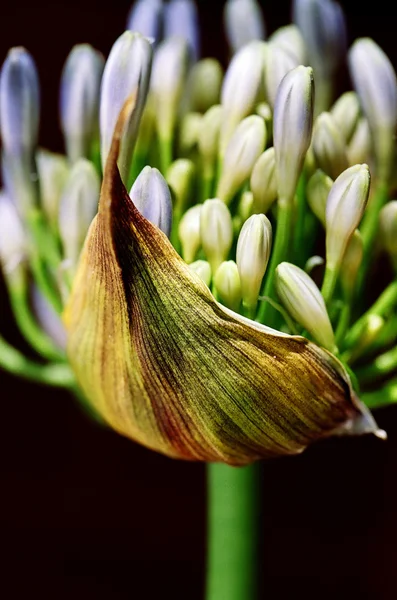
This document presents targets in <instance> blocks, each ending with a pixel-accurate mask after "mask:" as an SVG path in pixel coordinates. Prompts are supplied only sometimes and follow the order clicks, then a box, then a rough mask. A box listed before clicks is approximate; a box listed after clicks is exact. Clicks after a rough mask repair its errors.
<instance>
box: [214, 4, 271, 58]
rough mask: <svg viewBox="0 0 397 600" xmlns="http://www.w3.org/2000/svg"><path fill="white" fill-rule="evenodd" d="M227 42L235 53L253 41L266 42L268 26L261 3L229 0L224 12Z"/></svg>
mask: <svg viewBox="0 0 397 600" xmlns="http://www.w3.org/2000/svg"><path fill="white" fill-rule="evenodd" d="M223 20H224V24H225V31H226V37H227V41H228V43H229V46H230V48H231V50H232V52H233V53H235V52H237V51H238V50H240V48H242V47H243V46H245V45H246V44H248V43H249V42H251V41H252V40H264V39H265V37H266V26H265V20H264V18H263V13H262V10H261V7H260V5H259V2H256V0H228V1H227V2H226V4H225V7H224V11H223Z"/></svg>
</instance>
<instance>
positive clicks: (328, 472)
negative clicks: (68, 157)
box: [0, 0, 397, 600]
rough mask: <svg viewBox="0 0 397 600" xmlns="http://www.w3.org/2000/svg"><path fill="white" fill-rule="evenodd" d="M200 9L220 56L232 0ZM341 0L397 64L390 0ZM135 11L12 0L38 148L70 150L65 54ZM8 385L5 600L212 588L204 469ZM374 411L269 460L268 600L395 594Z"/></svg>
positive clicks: (24, 387) (4, 326)
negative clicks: (30, 63) (368, 420)
mask: <svg viewBox="0 0 397 600" xmlns="http://www.w3.org/2000/svg"><path fill="white" fill-rule="evenodd" d="M199 4H200V5H201V7H200V10H201V15H200V16H201V21H202V27H203V29H202V30H203V34H204V39H203V54H204V55H208V54H211V53H217V54H218V55H219V53H220V55H221V56H223V57H225V56H226V51H225V46H224V40H223V38H222V33H221V27H220V24H221V9H222V5H223V2H219V3H215V2H212V3H208V4H207V3H202V2H200V3H199ZM263 4H266V11H265V12H266V17H267V24H268V31H269V32H271V31H273V30H274V29H275V28H276V27H278V26H280V25H282V24H286V23H287V22H288V17H289V2H286V1H282V0H279V1H278V2H270V1H268V2H266V3H263ZM343 5H344V8H345V10H346V14H347V19H348V26H349V35H350V40H352V39H353V38H354V37H357V36H366V35H370V36H372V37H374V39H375V40H376V41H377V42H378V43H380V44H381V45H382V47H383V48H384V50H385V51H386V52H387V53H388V54H389V56H390V57H391V58H392V60H393V62H394V64H395V65H396V64H397V45H396V43H395V42H396V34H395V23H396V21H395V16H394V12H393V14H392V13H391V11H392V8H391V7H392V6H393V3H388V2H386V1H383V0H382V1H381V0H378V1H377V2H374V3H371V5H370V4H368V5H364V4H361V5H356V4H352V3H350V2H349V3H346V2H345V3H343ZM129 6H130V3H129V2H128V1H120V0H119V1H118V2H113V3H112V4H110V3H108V4H105V3H98V2H93V1H92V0H91V1H89V0H79V1H78V2H76V1H73V2H70V1H69V2H57V3H54V2H44V1H43V0H37V1H36V2H27V1H26V0H20V1H19V2H12V3H9V2H6V1H3V3H2V5H1V8H0V60H3V58H4V56H5V54H6V51H7V49H8V47H9V46H14V45H20V44H22V45H24V46H26V47H27V48H28V49H29V50H30V51H31V53H32V54H33V56H34V57H35V59H36V61H37V64H38V66H39V71H40V78H41V83H42V105H43V117H42V126H41V143H42V145H44V146H48V147H51V148H52V149H56V150H61V149H62V146H61V137H60V134H59V129H58V122H57V86H58V82H59V75H60V70H61V67H62V64H63V62H64V60H65V58H66V56H67V53H68V51H69V49H70V48H71V46H72V45H73V44H75V43H78V42H90V43H91V44H93V45H94V46H96V47H97V48H99V49H101V50H102V51H103V52H104V53H106V54H107V53H108V51H109V49H110V47H111V45H112V43H113V41H114V40H115V38H116V37H117V36H118V35H119V34H120V33H121V32H122V31H123V29H124V25H125V18H126V15H127V11H128V9H129ZM364 6H371V9H370V10H369V9H366V8H364ZM388 11H390V12H388ZM0 301H1V304H0V330H1V331H2V332H3V333H4V334H5V335H6V336H7V339H9V340H10V341H12V342H14V343H16V344H17V345H19V346H20V347H24V346H23V343H22V341H21V339H20V337H19V335H18V333H17V331H16V329H15V327H14V325H13V323H12V320H11V317H10V312H9V307H8V303H7V299H6V295H5V293H4V287H2V288H1V291H0ZM0 390H1V391H0V395H1V405H0V406H1V419H2V421H1V422H2V427H1V435H0V477H1V492H0V523H1V538H0V539H1V546H0V547H1V549H2V559H1V562H0V565H1V567H0V571H1V575H0V593H1V595H2V596H3V598H7V599H9V598H17V599H20V598H21V599H22V598H25V597H30V596H34V597H40V598H42V599H47V598H53V599H55V598H56V599H58V598H76V599H80V598H84V599H85V600H97V599H98V600H99V599H110V598H112V599H115V600H124V599H125V600H126V599H131V598H143V599H149V600H151V599H154V598H158V597H160V596H161V597H169V598H174V599H175V600H179V599H180V600H182V599H184V600H185V599H189V600H199V599H200V598H202V593H203V581H204V553H205V469H204V466H203V465H201V464H189V463H183V462H176V461H172V460H170V459H167V458H164V457H162V456H159V455H157V454H155V453H152V452H149V451H148V450H146V449H144V448H141V447H139V446H137V445H135V444H134V443H132V442H130V441H128V440H125V439H123V438H121V437H119V436H118V435H116V434H115V433H113V432H111V431H109V430H107V429H104V428H101V427H99V426H98V425H96V424H94V423H92V422H90V421H89V420H88V419H87V418H86V417H85V416H84V414H83V413H82V412H81V411H80V409H79V408H78V406H77V405H76V403H75V402H74V401H73V400H72V399H71V398H70V397H69V396H68V395H67V394H65V393H61V392H58V391H53V390H51V389H45V388H42V387H39V386H35V385H30V384H29V385H28V384H26V383H24V382H22V381H20V380H18V379H14V378H12V377H10V376H8V375H7V374H4V373H0ZM376 416H377V420H378V422H379V425H380V426H381V427H382V428H384V429H386V430H387V431H388V434H389V441H388V442H387V443H381V442H379V441H377V440H375V439H373V438H362V439H355V440H339V439H338V440H331V441H328V442H325V443H321V444H318V445H316V446H315V447H312V448H310V449H309V450H308V451H306V452H305V453H304V454H303V455H302V456H299V457H296V458H289V459H282V460H278V461H275V462H269V463H266V464H265V465H264V488H265V489H264V499H263V515H264V525H263V531H262V536H263V545H264V549H265V550H264V556H263V560H262V572H263V583H264V585H263V589H264V594H263V597H264V598H277V599H284V598H295V597H300V598H309V599H312V598H313V599H314V598H316V599H317V598H322V599H328V598H329V599H331V598H335V597H338V598H339V599H347V598H349V599H351V598H354V599H355V598H368V599H371V600H372V599H374V600H391V599H394V598H396V597H397V566H396V565H397V485H396V472H397V406H396V407H392V408H389V409H384V410H380V411H378V412H377V415H376ZM220 600H227V599H220Z"/></svg>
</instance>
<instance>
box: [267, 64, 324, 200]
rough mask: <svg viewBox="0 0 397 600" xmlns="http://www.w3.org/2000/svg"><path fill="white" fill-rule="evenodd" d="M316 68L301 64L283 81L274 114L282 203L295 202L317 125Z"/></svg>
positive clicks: (274, 134) (279, 189)
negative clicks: (314, 123)
mask: <svg viewBox="0 0 397 600" xmlns="http://www.w3.org/2000/svg"><path fill="white" fill-rule="evenodd" d="M313 100H314V83H313V70H312V69H311V68H310V67H303V66H299V67H296V68H295V69H292V71H289V72H288V73H287V75H286V76H285V77H284V79H283V80H282V81H281V83H280V85H279V88H278V92H277V96H276V102H275V105H274V117H273V144H274V151H275V157H276V173H277V185H278V195H279V202H280V203H287V204H288V203H290V202H293V199H294V195H295V190H296V186H297V183H298V179H299V176H300V174H301V171H302V167H303V162H304V160H305V156H306V152H307V150H308V148H309V146H310V142H311V136H312V128H313Z"/></svg>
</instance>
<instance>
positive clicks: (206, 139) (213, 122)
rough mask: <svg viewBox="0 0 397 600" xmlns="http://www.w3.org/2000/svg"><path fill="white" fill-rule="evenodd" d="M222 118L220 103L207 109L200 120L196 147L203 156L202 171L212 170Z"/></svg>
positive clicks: (216, 153) (217, 148) (216, 156)
mask: <svg viewBox="0 0 397 600" xmlns="http://www.w3.org/2000/svg"><path fill="white" fill-rule="evenodd" d="M222 120H223V109H222V106H220V105H215V106H212V107H211V108H210V109H208V110H207V112H206V113H205V114H204V115H203V118H202V120H201V128H200V131H199V137H198V148H199V151H200V154H201V156H202V158H203V169H204V171H208V170H212V168H213V167H214V166H215V163H216V161H217V158H218V150H219V135H220V130H221V125H222Z"/></svg>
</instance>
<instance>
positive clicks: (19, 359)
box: [0, 337, 75, 389]
mask: <svg viewBox="0 0 397 600" xmlns="http://www.w3.org/2000/svg"><path fill="white" fill-rule="evenodd" d="M0 368H1V369H4V370H5V371H8V372H9V373H12V374H13V375H17V376H18V377H22V378H23V379H28V380H30V381H36V382H38V383H43V384H46V385H51V386H54V387H65V388H68V389H70V388H72V387H73V386H74V385H75V380H74V377H73V374H72V372H71V370H70V368H69V366H68V365H66V364H61V363H55V364H49V365H40V364H39V363H35V362H33V361H31V360H29V359H28V358H26V356H24V355H23V354H22V353H21V352H19V351H18V350H16V349H15V348H14V347H13V346H11V345H10V344H8V342H6V341H5V340H4V339H3V338H2V337H0Z"/></svg>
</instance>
